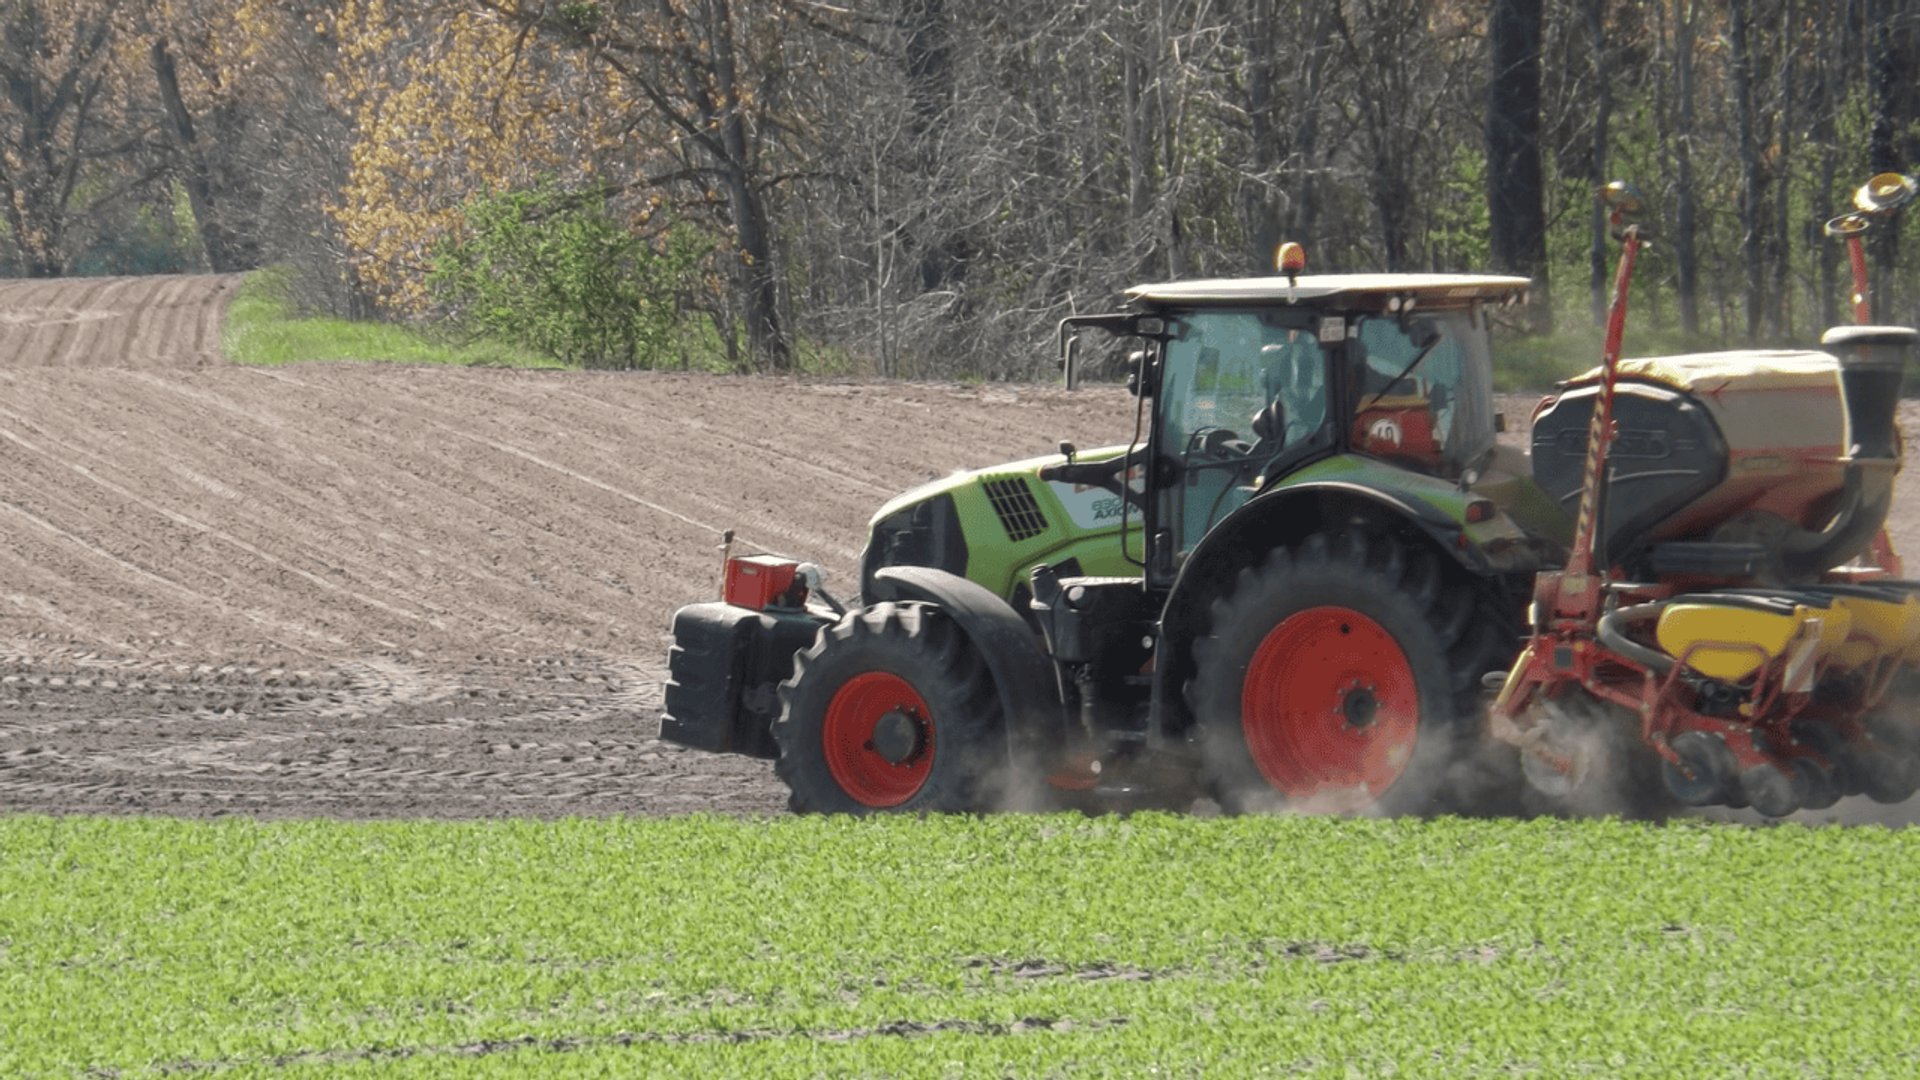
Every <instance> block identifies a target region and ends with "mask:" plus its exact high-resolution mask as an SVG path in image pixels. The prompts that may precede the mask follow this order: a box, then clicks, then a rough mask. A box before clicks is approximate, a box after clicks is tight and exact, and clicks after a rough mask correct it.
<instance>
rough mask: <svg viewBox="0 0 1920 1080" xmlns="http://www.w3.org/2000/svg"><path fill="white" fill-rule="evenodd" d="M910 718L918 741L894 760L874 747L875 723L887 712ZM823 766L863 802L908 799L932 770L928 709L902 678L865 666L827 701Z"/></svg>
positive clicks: (879, 803)
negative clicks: (865, 667)
mask: <svg viewBox="0 0 1920 1080" xmlns="http://www.w3.org/2000/svg"><path fill="white" fill-rule="evenodd" d="M896 712H897V713H899V714H901V715H902V716H903V717H904V718H906V719H907V720H909V721H911V722H912V724H913V726H914V728H916V729H917V731H918V735H919V737H918V739H917V745H916V746H915V747H914V749H913V751H912V753H911V754H909V755H908V756H907V757H905V758H904V759H903V760H901V761H899V762H893V761H889V760H887V759H886V758H885V757H884V756H882V755H881V753H880V752H879V751H878V750H876V749H874V745H873V733H874V728H875V727H876V726H877V725H878V724H879V723H880V721H881V720H882V719H883V718H885V717H887V716H888V715H889V714H891V713H896ZM820 743H821V749H822V750H824V751H825V753H826V758H827V771H828V772H830V773H832V774H833V779H834V782H835V783H837V784H839V785H840V790H842V791H844V792H846V793H847V795H848V796H850V797H851V798H852V799H853V801H855V802H857V803H859V804H860V805H862V806H875V807H881V806H899V805H900V804H901V803H903V802H906V801H907V800H908V799H911V798H913V795H914V792H917V791H919V790H920V788H921V786H922V785H923V784H925V783H926V782H927V774H928V773H930V772H932V771H933V713H932V712H931V711H929V710H928V709H927V703H926V701H925V699H923V698H922V697H921V696H920V695H919V694H918V693H917V692H915V690H914V689H913V687H912V686H911V685H909V684H908V683H907V681H906V680H905V679H902V678H901V677H900V676H898V675H894V674H892V673H890V672H885V671H868V672H864V673H862V674H859V675H855V676H854V677H853V678H851V679H848V680H847V681H846V684H845V685H843V686H841V687H840V689H839V691H837V692H836V693H835V694H834V695H833V700H832V701H831V702H829V703H828V705H827V719H826V722H825V723H824V724H822V725H821V727H820Z"/></svg>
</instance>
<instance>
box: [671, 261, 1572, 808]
mask: <svg viewBox="0 0 1920 1080" xmlns="http://www.w3.org/2000/svg"><path fill="white" fill-rule="evenodd" d="M1289 248H1292V249H1293V252H1297V248H1296V247H1294V246H1293V245H1289ZM1282 266H1283V269H1284V270H1288V271H1291V272H1290V273H1287V274H1285V276H1278V277H1269V278H1252V279H1239V280H1218V281H1188V282H1177V283H1170V284H1154V285H1142V286H1139V287H1136V288H1134V289H1132V290H1130V291H1129V292H1128V294H1127V304H1126V305H1125V310H1122V311H1118V312H1114V313H1110V314H1100V315H1090V316H1078V317H1074V318H1069V319H1067V320H1065V321H1064V322H1063V323H1062V325H1061V335H1060V337H1061V354H1062V363H1063V365H1064V367H1065V371H1066V376H1067V382H1068V385H1069V386H1072V385H1074V384H1075V383H1076V382H1077V381H1078V367H1079V355H1080V352H1081V348H1080V346H1081V343H1082V342H1083V340H1087V339H1089V336H1090V335H1105V336H1106V337H1107V338H1108V339H1109V340H1108V342H1107V344H1110V345H1111V346H1112V347H1113V348H1114V350H1115V355H1127V356H1128V357H1129V359H1130V362H1131V374H1130V375H1129V378H1128V385H1129V387H1130V389H1131V390H1132V392H1133V393H1134V394H1135V395H1136V396H1137V398H1138V399H1139V402H1140V404H1139V407H1138V408H1137V409H1136V411H1135V418H1134V424H1135V437H1134V439H1133V441H1132V442H1131V443H1130V444H1129V445H1126V446H1118V447H1109V448H1106V449H1102V450H1097V451H1090V452H1078V451H1076V450H1075V448H1074V447H1072V446H1070V445H1066V444H1062V446H1061V447H1060V450H1061V452H1060V453H1059V454H1057V455H1051V456H1048V457H1041V458H1035V459H1032V460H1028V461H1022V462H1017V463H1013V464H1009V465H1003V466H999V467H994V468H988V469H982V470H978V471H975V472H970V473H963V474H958V475H956V476H954V477H951V478H948V479H945V480H942V481H938V482H935V483H933V484H929V485H926V486H924V487H921V488H918V489H916V490H914V491H911V492H908V493H906V494H904V495H902V496H900V497H899V498H897V499H895V500H893V501H892V502H890V503H888V504H887V505H886V506H884V507H882V508H881V510H880V511H879V513H878V514H876V515H875V517H874V519H873V521H872V525H871V533H870V538H869V542H868V545H867V548H866V553H865V557H864V560H863V565H862V569H861V581H860V588H859V600H858V602H856V603H853V604H851V605H842V604H840V603H838V602H836V601H834V600H832V598H831V597H830V596H829V594H828V593H827V592H826V591H825V590H824V589H822V588H821V584H822V582H821V581H820V580H819V577H818V573H817V571H816V570H815V569H814V568H812V567H811V566H808V565H807V564H803V563H799V562H796V561H794V560H789V559H782V558H773V557H767V556H754V557H744V558H736V559H731V560H729V562H728V572H727V580H726V584H725V599H724V600H722V601H719V602H712V603H702V604H695V605H691V606H689V607H686V608H683V609H681V610H680V611H679V612H678V613H677V614H676V615H675V618H674V625H673V633H674V646H673V649H672V651H671V654H670V660H669V667H670V679H669V682H668V683H667V686H666V689H665V707H666V715H665V717H664V718H663V722H662V727H661V734H662V737H663V738H665V739H668V740H670V741H673V742H677V743H681V744H684V745H687V746H691V747H696V748H700V749H704V750H710V751H719V752H731V753H742V754H749V755H756V756H761V757H769V758H773V759H774V760H775V767H776V771H777V773H778V775H779V776H780V777H781V779H782V780H784V781H785V782H786V784H787V785H788V787H789V789H790V790H791V793H792V795H791V805H792V807H793V809H795V810H797V811H809V812H855V813H860V812H870V811H878V810H908V811H913V810H932V811H978V810H985V809H992V808H997V807H1005V806H1041V807H1044V806H1057V805H1076V806H1082V807H1087V808H1130V807H1143V806H1168V807H1172V806H1182V805H1190V804H1191V803H1192V802H1193V801H1194V799H1195V798H1196V797H1197V796H1200V795H1208V796H1211V797H1213V798H1215V799H1217V800H1218V801H1219V802H1220V803H1221V805H1223V806H1224V807H1226V808H1228V809H1230V810H1245V809H1257V808H1263V807H1270V806H1290V807H1299V808H1308V809H1323V808H1324V809H1335V810H1341V811H1381V812H1390V813H1393V812H1426V811H1432V810H1437V809H1446V808H1463V807H1464V806H1465V805H1466V804H1468V803H1470V802H1471V801H1472V800H1474V799H1475V798H1476V795H1477V794H1478V793H1477V792H1476V791H1475V790H1474V789H1475V787H1476V786H1477V785H1476V783H1475V782H1474V780H1475V774H1476V769H1474V768H1463V763H1470V762H1472V761H1473V760H1474V759H1476V758H1477V757H1478V756H1480V755H1483V754H1487V753H1489V750H1488V748H1489V747H1492V746H1494V745H1495V744H1493V743H1491V742H1489V741H1488V740H1486V739H1484V738H1483V737H1482V735H1483V731H1482V728H1483V717H1484V714H1485V700H1484V695H1483V681H1484V680H1485V679H1486V677H1487V676H1488V673H1490V672H1504V671H1505V670H1506V668H1507V667H1508V666H1509V665H1510V664H1511V663H1512V661H1513V659H1514V656H1515V654H1516V652H1517V651H1518V650H1519V647H1520V644H1521V641H1522V638H1523V635H1524V630H1525V611H1526V605H1527V602H1528V599H1529V596H1530V592H1531V588H1532V584H1533V581H1534V576H1535V574H1536V572H1538V571H1541V570H1543V569H1549V568H1552V567H1556V566H1559V565H1561V564H1562V562H1563V561H1564V559H1565V555H1566V545H1567V543H1568V540H1569V538H1570V535H1571V531H1572V527H1571V518H1570V515H1569V513H1568V506H1567V505H1566V503H1565V501H1564V500H1558V499H1555V498H1552V497H1549V496H1548V495H1547V494H1546V493H1545V492H1544V491H1543V490H1542V488H1541V487H1540V486H1539V485H1537V484H1536V483H1535V482H1534V480H1533V479H1532V477H1531V475H1530V473H1529V470H1528V464H1527V458H1526V455H1525V454H1524V453H1522V452H1520V451H1518V450H1515V449H1512V448H1508V447H1503V446H1501V445H1499V444H1498V443H1497V441H1496V434H1497V433H1498V432H1499V431H1500V430H1502V424H1501V419H1502V418H1501V417H1500V416H1499V415H1498V413H1497V412H1496V410H1495V407H1494V400H1493V377H1492V367H1491V356H1490V351H1489V326H1490V320H1491V317H1492V315H1493V313H1494V312H1495V311H1497V310H1499V309H1501V308H1504V307H1507V306H1509V305H1513V304H1517V303H1519V302H1521V301H1522V300H1523V299H1524V298H1525V295H1526V291H1527V288H1528V282H1527V281H1526V279H1524V278H1515V277H1495V276H1469V275H1440V274H1365V275H1320V276H1300V275H1299V273H1298V269H1299V263H1298V260H1297V256H1294V255H1292V253H1289V255H1285V256H1283V263H1282ZM1113 339H1118V340H1113ZM1502 752H1504V753H1505V754H1506V755H1507V760H1506V761H1501V760H1498V759H1499V756H1500V753H1502ZM1492 754H1493V757H1494V758H1495V760H1494V761H1493V762H1492V763H1491V765H1490V766H1488V767H1490V768H1492V769H1494V770H1495V771H1496V773H1498V774H1499V775H1500V776H1501V777H1502V781H1501V784H1500V785H1499V786H1500V787H1501V788H1502V789H1503V790H1504V789H1506V788H1507V787H1508V784H1507V781H1506V777H1510V776H1515V775H1517V770H1508V769H1507V768H1506V765H1508V764H1511V759H1512V755H1513V751H1512V749H1511V748H1510V747H1509V748H1505V749H1504V750H1503V751H1493V752H1492Z"/></svg>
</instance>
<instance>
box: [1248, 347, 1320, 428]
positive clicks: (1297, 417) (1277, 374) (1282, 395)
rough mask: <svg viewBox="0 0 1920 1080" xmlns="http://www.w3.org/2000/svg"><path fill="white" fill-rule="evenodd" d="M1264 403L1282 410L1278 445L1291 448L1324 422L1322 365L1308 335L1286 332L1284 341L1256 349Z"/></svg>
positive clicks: (1317, 348) (1318, 351) (1317, 351)
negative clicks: (1282, 425) (1283, 419)
mask: <svg viewBox="0 0 1920 1080" xmlns="http://www.w3.org/2000/svg"><path fill="white" fill-rule="evenodd" d="M1260 365H1261V381H1262V383H1263V385H1264V386H1265V389H1266V394H1267V400H1268V401H1272V402H1278V403H1279V404H1280V407H1281V408H1282V409H1283V410H1285V412H1284V413H1283V415H1284V416H1285V417H1286V431H1285V432H1284V433H1281V439H1280V443H1281V444H1282V445H1285V446H1291V445H1293V444H1294V443H1295V442H1296V441H1298V440H1300V439H1302V438H1305V437H1306V436H1307V435H1309V434H1311V433H1312V432H1314V431H1317V430H1319V428H1320V425H1322V424H1324V423H1326V422H1327V371H1326V361H1325V360H1324V358H1323V356H1322V354H1321V352H1320V343H1319V341H1318V340H1317V339H1316V338H1315V336H1314V334H1313V333H1312V332H1311V331H1304V330H1289V331H1287V340H1285V341H1279V342H1274V343H1272V344H1269V345H1263V346H1261V348H1260Z"/></svg>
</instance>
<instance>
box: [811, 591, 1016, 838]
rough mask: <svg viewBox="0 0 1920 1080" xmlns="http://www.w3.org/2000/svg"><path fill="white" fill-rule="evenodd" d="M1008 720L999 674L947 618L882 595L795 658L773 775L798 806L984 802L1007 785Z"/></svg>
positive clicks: (870, 809)
mask: <svg viewBox="0 0 1920 1080" xmlns="http://www.w3.org/2000/svg"><path fill="white" fill-rule="evenodd" d="M1005 727H1006V725H1005V720H1004V718H1003V715H1002V710H1001V706H1000V698H999V695H998V693H997V692H996V691H995V688H994V684H993V678H992V676H991V675H990V674H989V673H988V671H987V667H986V664H985V663H984V662H983V661H982V660H981V658H980V654H979V652H978V650H976V649H975V648H974V646H973V643H972V642H971V641H969V640H968V639H967V637H966V635H965V634H964V633H963V632H961V630H960V628H959V627H958V626H957V625H955V624H954V622H953V621H952V620H951V619H949V618H947V617H946V616H945V615H943V614H942V613H941V612H940V609H939V608H937V607H933V606H931V605H928V604H921V603H904V604H900V603H891V602H888V603H880V604H875V605H873V606H872V607H866V608H856V609H855V610H853V611H849V612H848V613H847V614H845V615H843V616H841V618H840V620H839V621H838V622H836V623H834V624H833V625H831V626H828V627H826V628H825V629H823V630H822V631H821V632H820V636H819V638H818V639H816V640H815V642H814V644H813V646H812V647H811V648H808V649H803V650H801V652H799V653H798V654H797V655H796V656H795V657H794V668H793V677H792V678H790V679H788V680H787V681H786V682H783V683H781V684H780V716H779V718H778V719H777V720H775V721H774V723H773V737H774V741H775V742H776V743H777V744H778V745H779V747H780V756H779V757H778V758H776V759H775V761H774V772H775V773H777V774H778V775H779V777H780V779H781V780H783V781H785V782H786V785H787V788H788V790H789V791H790V792H791V794H790V796H789V797H788V800H787V804H788V806H789V807H791V808H792V809H793V810H794V812H796V813H803V814H804V813H846V814H868V813H875V812H882V811H905V812H914V811H931V812H974V811H979V810H985V809H989V808H990V805H991V804H992V803H993V802H994V801H996V799H997V797H998V792H999V790H1000V788H1001V785H1002V784H1003V783H1004V782H1005V776H1006V771H1007V770H1006V763H1007V743H1006V734H1005Z"/></svg>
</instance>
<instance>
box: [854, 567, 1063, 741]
mask: <svg viewBox="0 0 1920 1080" xmlns="http://www.w3.org/2000/svg"><path fill="white" fill-rule="evenodd" d="M865 599H866V600H867V602H868V603H877V602H879V601H882V600H892V601H895V602H900V601H919V602H921V603H927V604H934V605H937V606H938V607H939V608H940V611H941V613H942V614H943V615H946V616H947V617H948V618H951V619H952V620H953V621H954V622H955V623H956V624H958V625H959V627H960V629H961V631H962V632H963V633H965V634H966V635H967V640H968V641H970V642H972V643H973V646H974V648H976V649H978V650H980V657H981V659H982V660H984V661H985V662H986V665H987V671H988V673H989V674H991V675H992V676H993V685H994V689H995V691H996V692H997V693H998V694H999V696H1000V706H1001V710H1002V713H1003V715H1005V716H1006V718H1007V743H1008V750H1009V751H1010V752H1012V753H1013V754H1014V755H1015V760H1016V761H1020V760H1026V761H1033V760H1039V759H1040V757H1041V756H1043V755H1048V756H1050V754H1051V752H1052V751H1054V750H1056V749H1057V748H1058V747H1059V746H1060V745H1061V740H1062V737H1063V735H1064V733H1065V725H1066V713H1065V709H1064V707H1063V706H1062V704H1061V702H1060V691H1059V685H1058V682H1057V681H1056V679H1055V676H1054V670H1053V662H1052V660H1050V659H1049V658H1048V656H1047V653H1046V649H1045V648H1044V647H1043V646H1042V644H1041V641H1040V637H1039V635H1037V634H1036V633H1034V630H1033V627H1031V626H1029V625H1028V624H1027V622H1026V621H1025V620H1023V619H1022V618H1021V617H1020V616H1019V615H1018V614H1017V613H1015V611H1014V610H1013V608H1012V607H1011V606H1010V605H1009V604H1008V603H1007V602H1006V601H1005V600H1003V599H1001V598H1000V597H998V596H995V595H994V594H993V593H992V592H991V591H989V590H988V589H987V588H986V587H985V586H982V585H979V584H976V583H975V582H972V581H969V580H967V579H966V578H963V577H960V576H959V575H957V574H951V573H948V572H947V571H945V570H935V569H932V568H930V567H924V566H889V567H887V568H885V569H882V570H879V571H877V572H876V573H875V574H874V575H873V579H872V582H871V585H870V587H869V589H868V594H867V596H866V597H865Z"/></svg>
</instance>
